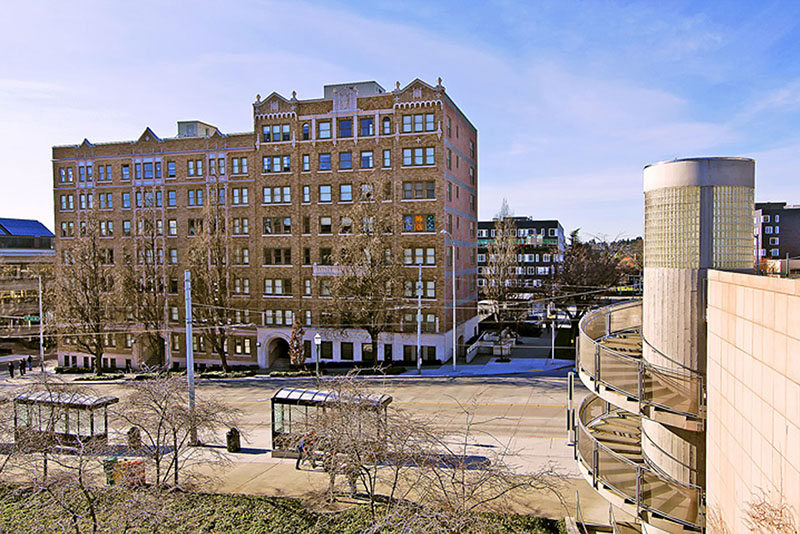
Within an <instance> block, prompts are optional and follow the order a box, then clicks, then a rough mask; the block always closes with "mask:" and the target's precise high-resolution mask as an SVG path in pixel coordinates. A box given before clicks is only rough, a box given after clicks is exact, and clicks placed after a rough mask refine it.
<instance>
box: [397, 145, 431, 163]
mask: <svg viewBox="0 0 800 534" xmlns="http://www.w3.org/2000/svg"><path fill="white" fill-rule="evenodd" d="M433 164H434V149H433V147H427V148H404V149H403V166H406V167H408V166H412V165H414V166H416V165H433Z"/></svg>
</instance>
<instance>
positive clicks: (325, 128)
mask: <svg viewBox="0 0 800 534" xmlns="http://www.w3.org/2000/svg"><path fill="white" fill-rule="evenodd" d="M319 138H320V139H330V138H331V123H330V121H322V122H320V123H319Z"/></svg>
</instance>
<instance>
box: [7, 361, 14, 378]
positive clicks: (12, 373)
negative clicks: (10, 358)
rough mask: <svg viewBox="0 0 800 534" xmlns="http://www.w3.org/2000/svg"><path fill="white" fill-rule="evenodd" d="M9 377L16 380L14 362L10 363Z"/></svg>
mask: <svg viewBox="0 0 800 534" xmlns="http://www.w3.org/2000/svg"><path fill="white" fill-rule="evenodd" d="M8 376H10V377H11V378H14V362H8Z"/></svg>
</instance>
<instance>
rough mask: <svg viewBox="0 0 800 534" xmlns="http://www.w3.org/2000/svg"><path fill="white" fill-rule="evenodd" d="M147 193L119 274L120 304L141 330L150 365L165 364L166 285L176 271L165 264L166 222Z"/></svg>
mask: <svg viewBox="0 0 800 534" xmlns="http://www.w3.org/2000/svg"><path fill="white" fill-rule="evenodd" d="M154 193H155V192H154V191H145V208H144V209H141V210H137V211H136V219H135V220H134V225H135V230H134V231H135V233H134V238H133V240H132V241H131V248H126V249H124V250H123V260H124V261H122V262H119V267H118V272H117V280H118V282H117V289H118V291H117V294H118V296H119V302H120V303H122V304H124V306H125V307H126V309H127V310H129V313H130V317H131V319H132V320H133V321H134V323H135V327H136V328H137V329H139V330H140V332H139V335H138V339H139V340H140V342H141V347H142V349H141V351H142V352H141V354H140V355H141V356H142V359H143V361H144V362H145V363H147V364H148V365H151V366H163V365H164V364H165V363H166V333H167V326H168V325H167V283H168V280H169V276H170V274H171V273H172V271H173V269H170V267H169V266H168V264H167V262H166V261H165V258H164V255H165V253H166V250H165V239H164V220H163V218H162V215H163V214H162V213H161V212H160V211H159V210H156V209H155V208H154V207H153V202H154V200H153V198H152V197H153V195H154Z"/></svg>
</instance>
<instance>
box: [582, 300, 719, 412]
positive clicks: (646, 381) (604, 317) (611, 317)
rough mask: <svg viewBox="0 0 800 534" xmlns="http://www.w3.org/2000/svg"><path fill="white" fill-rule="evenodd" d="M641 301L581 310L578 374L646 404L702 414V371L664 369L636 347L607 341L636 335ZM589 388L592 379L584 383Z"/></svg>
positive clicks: (641, 409)
mask: <svg viewBox="0 0 800 534" xmlns="http://www.w3.org/2000/svg"><path fill="white" fill-rule="evenodd" d="M641 324H642V302H641V300H634V301H626V302H622V303H620V304H615V305H612V306H606V307H604V308H600V309H598V310H595V311H593V312H591V313H589V314H587V315H586V316H585V317H584V318H583V319H582V320H581V322H580V324H579V327H578V328H579V341H578V361H577V362H576V366H577V368H578V370H579V371H581V373H582V374H584V375H588V376H589V377H591V378H592V380H593V381H594V388H593V389H594V390H595V392H597V393H598V394H600V390H599V385H600V384H602V385H603V386H605V387H606V388H608V389H609V390H612V391H615V392H617V393H619V394H621V395H623V396H624V397H626V398H627V399H631V400H632V401H633V402H638V404H639V413H641V414H644V415H649V414H647V413H645V409H646V408H648V407H655V408H658V409H660V410H663V411H666V412H669V413H672V414H676V415H679V416H682V417H685V418H689V419H704V418H705V389H704V382H703V376H702V375H701V374H699V373H696V372H694V371H691V370H687V369H669V368H666V367H661V366H658V365H654V364H652V363H649V362H646V361H645V360H644V359H642V357H641V350H640V349H639V350H635V349H630V348H624V347H618V348H616V349H615V348H613V347H611V346H608V343H607V342H608V341H610V340H611V339H613V338H615V337H616V338H617V339H619V338H625V337H628V338H630V339H639V340H641V339H642V337H641ZM586 385H587V387H590V388H592V385H590V384H586Z"/></svg>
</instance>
